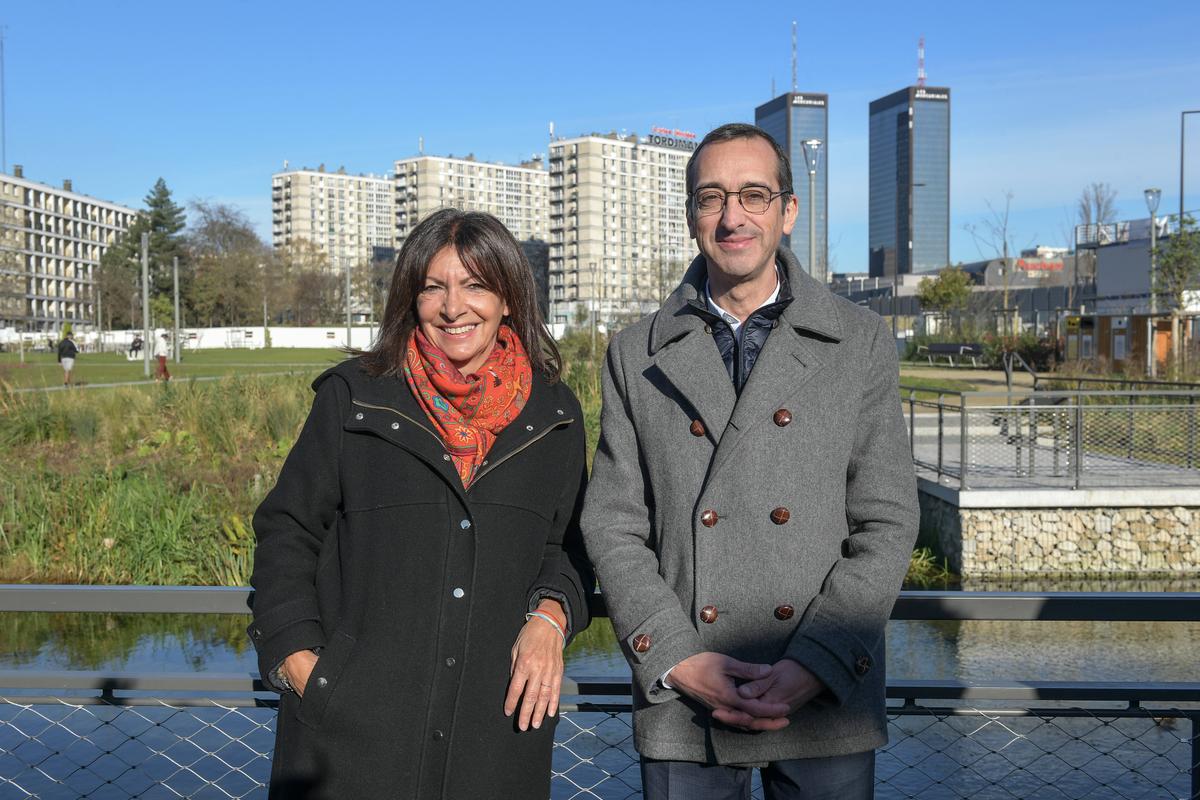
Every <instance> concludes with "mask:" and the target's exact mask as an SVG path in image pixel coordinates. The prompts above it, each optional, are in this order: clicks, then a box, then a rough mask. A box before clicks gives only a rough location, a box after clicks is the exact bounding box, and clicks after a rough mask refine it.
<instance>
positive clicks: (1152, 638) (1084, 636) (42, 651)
mask: <svg viewBox="0 0 1200 800" xmlns="http://www.w3.org/2000/svg"><path fill="white" fill-rule="evenodd" d="M1196 583H1197V582H1190V583H1189V582H1173V583H1164V582H1145V581H1143V582H1120V583H1119V582H1098V581H1092V582H1082V581H1075V582H1061V581H1060V582H1057V583H1054V584H1047V583H1045V582H1042V583H1032V584H1031V583H1023V584H1011V583H1010V584H994V583H993V584H975V585H972V586H969V587H968V588H970V589H973V590H997V589H1005V590H1036V591H1053V590H1060V591H1151V590H1160V591H1195V590H1197V586H1196ZM247 622H248V618H247V617H245V616H239V615H211V614H189V615H179V614H125V615H121V614H105V613H93V614H50V613H16V612H9V613H0V643H2V644H0V647H2V648H3V649H2V650H0V669H34V670H97V671H111V672H197V671H206V672H224V673H244V672H254V671H256V670H257V661H256V660H255V655H254V650H253V648H252V647H251V646H250V644H249V642H248V640H247V639H246V635H245V626H246V623H247ZM1197 652H1200V622H1196V623H1192V622H1021V621H1018V622H1009V621H977V620H968V621H947V622H943V621H920V620H914V621H894V622H891V623H889V624H888V628H887V658H888V675H889V676H890V677H891V678H894V679H922V680H935V679H957V680H965V681H972V682H988V681H1007V680H1046V681H1051V680H1053V681H1131V680H1136V681H1144V682H1157V681H1195V680H1200V675H1198V674H1197V672H1198V671H1197V668H1196V653H1197ZM566 662H567V667H566V671H567V674H568V675H572V676H576V677H613V678H624V677H627V676H628V674H629V669H628V666H627V665H626V663H625V658H624V656H623V655H622V654H621V652H620V650H619V648H618V647H617V643H616V638H615V636H614V635H613V632H612V627H611V626H610V624H609V622H608V620H607V619H599V620H596V621H595V622H594V623H593V625H592V627H591V628H590V629H589V630H588V631H586V632H585V633H584V634H583V635H582V636H580V637H578V638H577V639H576V641H575V642H574V643H573V644H572V646H571V649H570V650H569V651H568V652H567V657H566Z"/></svg>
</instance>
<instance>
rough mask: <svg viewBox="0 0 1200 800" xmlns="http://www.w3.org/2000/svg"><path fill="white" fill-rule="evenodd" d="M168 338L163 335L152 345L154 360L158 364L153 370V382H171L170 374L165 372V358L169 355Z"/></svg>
mask: <svg viewBox="0 0 1200 800" xmlns="http://www.w3.org/2000/svg"><path fill="white" fill-rule="evenodd" d="M170 338H171V337H170V336H169V335H167V334H165V333H164V334H163V335H162V336H161V337H159V340H158V341H157V342H155V343H154V360H155V361H157V362H158V366H157V367H155V369H154V380H156V381H169V380H171V373H170V372H168V371H167V356H169V355H171V345H170V343H169V342H170Z"/></svg>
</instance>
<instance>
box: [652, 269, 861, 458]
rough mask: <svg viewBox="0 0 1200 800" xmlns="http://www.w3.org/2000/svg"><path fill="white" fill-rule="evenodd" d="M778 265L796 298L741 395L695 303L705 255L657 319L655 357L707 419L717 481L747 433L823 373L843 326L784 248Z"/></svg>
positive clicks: (827, 296)
mask: <svg viewBox="0 0 1200 800" xmlns="http://www.w3.org/2000/svg"><path fill="white" fill-rule="evenodd" d="M776 258H777V263H779V264H781V265H782V266H783V267H784V269H785V270H786V274H787V278H788V281H789V283H790V285H791V289H792V295H793V300H792V302H791V303H789V304H788V306H787V308H786V309H785V310H784V312H783V314H782V316H781V317H780V321H781V323H782V324H781V325H780V326H779V327H778V328H777V329H776V330H775V331H773V332H772V333H771V335H770V336H768V337H767V341H766V343H765V344H764V345H763V350H762V352H761V353H760V354H759V356H758V359H757V360H756V361H755V365H754V369H753V370H752V371H751V372H750V377H749V379H748V380H747V381H746V385H745V387H744V388H743V389H742V393H741V395H740V396H738V395H737V394H736V392H735V391H734V388H733V382H732V381H730V380H729V374H728V373H727V372H726V370H725V364H724V363H723V362H722V361H721V356H720V353H718V351H717V348H716V346H715V345H714V342H713V341H712V337H711V336H709V335H707V334H708V333H709V332H711V328H706V325H705V321H704V320H703V319H702V318H701V317H700V316H699V315H697V314H696V313H694V307H692V304H693V303H694V302H696V301H697V300H699V299H702V297H703V291H704V289H703V287H704V279H705V277H706V270H707V264H706V262H705V260H704V257H703V256H700V257H698V258H697V259H696V260H695V261H693V262H692V264H691V266H690V267H688V270H687V273H686V274H685V275H684V278H683V282H682V283H681V284H680V285H679V288H677V289H676V290H675V291H674V292H673V293H672V294H671V296H670V297H669V298H667V301H666V303H664V304H663V308H662V309H661V310H660V311H659V312H658V314H657V315H655V318H654V320H653V322H652V323H651V329H650V354H651V358H652V359H653V361H654V364H655V366H656V367H657V368H658V370H659V371H660V372H661V373H662V375H664V376H665V377H666V379H667V380H669V381H670V382H671V383H672V384H673V385H674V386H675V388H676V390H678V392H679V393H680V395H681V396H682V399H683V401H684V402H686V403H687V404H688V405H689V406H691V409H693V410H694V411H695V412H696V413H697V414H698V415H699V416H700V418H701V419H702V420H703V421H704V426H705V430H706V431H707V434H708V436H709V437H710V438H711V439H712V441H713V442H714V444H715V445H716V450H715V452H714V454H713V462H712V465H711V467H710V468H709V473H708V480H709V481H711V480H712V479H713V478H714V477H715V476H716V475H717V474H718V473H719V472H720V470H721V469H722V468H723V467H724V466H726V465H727V464H730V463H736V461H731V457H732V454H733V453H735V452H736V451H737V450H738V449H739V447H740V446H741V445H742V444H743V443H744V442H746V441H747V436H746V434H747V432H748V431H750V430H751V429H752V428H754V427H756V426H758V425H761V424H766V421H769V420H771V418H772V415H773V413H774V412H775V411H776V410H777V409H780V408H784V407H786V406H785V404H788V403H792V402H794V399H793V398H795V396H796V395H797V393H799V392H800V390H801V388H802V387H803V386H804V385H805V384H806V383H807V382H808V381H809V380H811V379H812V378H813V377H814V376H815V375H817V374H819V373H820V372H821V370H822V369H824V368H825V366H826V364H827V363H828V360H829V358H830V357H831V355H832V352H831V347H830V344H831V343H836V342H839V341H841V339H842V335H843V332H842V331H843V329H842V324H841V321H840V320H839V318H838V314H837V308H836V305H835V303H836V301H835V300H834V297H833V295H832V294H831V293H830V292H829V290H828V289H826V288H825V287H824V286H822V285H821V284H820V283H819V282H818V281H816V280H815V279H813V278H812V277H810V276H809V275H808V274H807V273H806V272H804V270H803V269H801V268H800V264H799V262H797V261H796V258H795V256H793V255H792V253H791V252H790V251H788V250H786V249H780V250H779V251H778V254H777V256H776Z"/></svg>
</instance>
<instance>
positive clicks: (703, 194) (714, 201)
mask: <svg viewBox="0 0 1200 800" xmlns="http://www.w3.org/2000/svg"><path fill="white" fill-rule="evenodd" d="M723 205H725V193H724V192H721V191H717V190H716V189H702V190H701V191H699V192H696V208H698V209H699V210H701V211H704V212H706V213H707V212H711V211H720V210H721V206H723Z"/></svg>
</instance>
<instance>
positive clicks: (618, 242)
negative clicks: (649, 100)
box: [548, 128, 697, 329]
mask: <svg viewBox="0 0 1200 800" xmlns="http://www.w3.org/2000/svg"><path fill="white" fill-rule="evenodd" d="M651 130H652V133H651V135H650V136H646V137H638V136H637V135H636V134H633V135H624V136H623V135H619V134H616V133H611V134H591V135H588V136H580V137H576V138H572V139H560V140H556V141H554V142H552V143H551V144H550V256H549V271H550V276H549V280H550V286H549V291H550V318H549V320H548V321H549V322H550V323H551V324H553V325H555V326H556V329H557V326H564V327H573V326H578V325H580V324H581V323H582V324H588V325H590V324H591V322H592V321H596V322H598V323H599V324H600V325H602V326H605V327H609V326H613V325H620V324H624V323H627V322H629V321H632V320H633V319H636V318H637V317H639V316H641V315H644V314H648V313H650V312H652V311H654V310H655V309H656V308H658V306H659V305H660V304H661V302H662V301H663V300H664V299H665V298H666V296H667V295H668V294H669V293H670V292H671V290H672V289H673V288H674V287H675V285H676V284H677V283H678V282H679V278H680V276H681V275H682V274H683V271H684V269H685V268H686V267H687V265H688V263H689V262H690V261H691V259H692V258H693V257H694V256H695V254H696V252H697V251H696V248H695V246H694V245H693V244H692V242H691V240H690V237H689V235H688V229H687V223H686V221H685V218H684V212H685V205H686V202H687V190H686V180H685V179H686V167H687V160H688V158H689V156H691V154H692V151H693V150H695V148H696V137H695V134H691V133H687V132H684V131H667V130H664V129H659V128H653V129H651Z"/></svg>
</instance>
